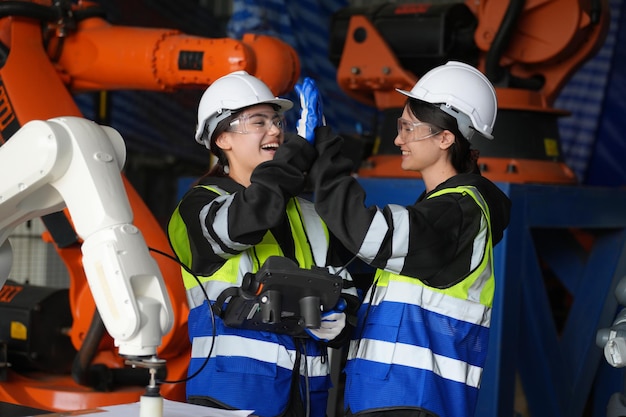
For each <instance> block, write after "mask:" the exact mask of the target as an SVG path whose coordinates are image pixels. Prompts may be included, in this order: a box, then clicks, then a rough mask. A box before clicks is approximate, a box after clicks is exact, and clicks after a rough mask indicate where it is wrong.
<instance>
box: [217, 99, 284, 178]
mask: <svg viewBox="0 0 626 417" xmlns="http://www.w3.org/2000/svg"><path fill="white" fill-rule="evenodd" d="M279 126H280V127H279ZM282 126H283V125H282V118H280V117H279V116H278V114H277V113H276V111H275V110H274V108H273V107H272V106H270V105H269V104H259V105H256V106H252V107H249V108H247V109H245V110H244V111H243V112H241V114H240V115H239V117H238V118H237V119H235V120H234V121H233V122H231V127H230V128H229V129H228V130H227V131H226V132H223V133H222V134H220V136H219V137H218V138H217V139H216V144H217V146H219V147H220V148H221V149H222V150H223V151H224V153H225V155H226V158H228V166H229V170H230V172H229V176H230V177H231V178H233V179H234V180H235V181H237V182H238V183H240V184H242V185H244V186H246V187H247V186H248V185H250V176H251V175H252V171H253V170H254V169H255V168H256V167H257V166H258V165H259V164H261V163H262V162H265V161H270V160H272V159H273V158H274V154H275V153H276V150H277V149H278V147H279V146H280V145H281V144H282V143H283V140H284V132H283V129H282Z"/></svg>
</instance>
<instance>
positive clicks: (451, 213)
mask: <svg viewBox="0 0 626 417" xmlns="http://www.w3.org/2000/svg"><path fill="white" fill-rule="evenodd" d="M399 92H400V93H401V94H404V95H406V96H408V99H407V101H406V105H405V107H404V109H403V112H402V116H401V117H400V118H399V119H398V134H397V136H396V138H395V144H396V145H397V146H398V147H399V148H400V150H401V152H402V168H403V169H405V170H410V171H419V172H420V173H421V175H422V178H423V181H424V185H425V188H426V190H425V192H424V193H422V195H420V196H418V198H417V200H416V202H415V203H414V204H412V205H409V206H406V207H402V206H399V205H393V204H389V205H387V206H385V207H382V208H381V207H376V206H373V207H366V206H365V205H364V201H365V193H364V190H363V189H362V188H361V186H360V185H359V183H358V182H357V181H356V180H355V179H354V178H353V177H351V175H350V173H351V169H352V166H353V164H352V162H351V161H350V160H349V159H346V158H344V157H342V156H341V143H342V141H341V139H340V138H338V137H336V136H334V135H332V134H330V133H329V132H328V128H326V127H318V128H317V129H316V139H315V146H316V148H317V150H318V152H319V157H318V159H317V161H316V162H315V164H314V165H313V167H312V169H311V172H310V175H311V177H312V178H313V179H314V183H315V207H316V210H317V212H318V213H319V214H320V216H321V217H322V218H323V219H324V220H325V221H326V224H327V225H328V227H329V229H330V230H331V231H332V232H333V233H334V234H335V235H336V236H337V237H338V238H339V240H341V241H342V243H343V244H344V245H345V247H346V248H347V249H348V250H350V251H352V252H353V253H354V254H356V255H357V256H358V257H359V258H360V259H362V260H364V261H365V262H367V263H368V264H370V265H371V266H373V267H375V268H376V273H375V276H374V280H373V283H372V285H371V287H370V288H369V291H368V293H367V294H366V296H365V297H364V302H363V304H362V305H361V307H360V309H359V313H358V317H359V320H358V323H357V326H356V329H355V331H354V334H353V338H352V341H351V345H350V351H349V353H348V361H347V365H346V368H345V372H346V388H345V396H344V403H345V408H346V413H347V415H359V416H367V417H371V416H391V415H393V416H394V417H431V416H433V417H434V416H436V417H471V416H473V415H474V410H475V406H476V401H477V397H478V390H479V386H480V380H481V373H482V370H483V366H484V364H485V357H486V354H487V344H488V336H489V325H490V316H491V309H492V302H493V294H494V285H495V279H494V276H493V260H492V248H493V245H495V244H496V243H497V242H499V241H500V240H501V239H502V237H503V232H504V230H505V228H506V227H507V225H508V221H509V210H510V200H509V199H508V197H507V196H506V195H505V194H504V193H503V192H502V191H500V189H499V188H498V187H496V186H495V185H494V184H493V183H492V182H490V181H489V180H488V179H486V178H484V177H483V176H481V174H480V171H479V169H478V166H477V163H476V159H477V155H476V152H475V151H473V150H471V148H470V141H469V140H470V139H471V137H472V135H474V134H480V135H483V136H485V137H487V138H492V135H491V132H492V129H493V125H494V123H495V119H496V111H497V102H496V95H495V90H494V88H493V86H492V85H491V83H490V82H489V81H488V80H487V78H486V77H484V76H483V74H481V73H480V72H479V71H478V70H476V69H475V68H473V67H471V66H469V65H466V64H462V63H458V62H449V63H448V64H446V65H442V66H440V67H437V68H435V69H433V70H431V71H429V72H428V73H426V74H425V75H424V76H423V77H422V78H421V79H420V80H419V81H418V82H417V84H416V85H415V86H414V88H413V89H412V90H411V91H400V90H399Z"/></svg>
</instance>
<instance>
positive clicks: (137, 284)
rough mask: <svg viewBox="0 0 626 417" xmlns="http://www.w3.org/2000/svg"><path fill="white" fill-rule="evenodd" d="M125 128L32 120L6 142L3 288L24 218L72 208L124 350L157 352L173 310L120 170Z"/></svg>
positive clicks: (1, 165) (0, 253)
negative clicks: (12, 240) (13, 240)
mask: <svg viewBox="0 0 626 417" xmlns="http://www.w3.org/2000/svg"><path fill="white" fill-rule="evenodd" d="M125 159H126V148H125V144H124V140H123V139H122V137H121V136H120V134H119V133H118V132H117V131H116V130H115V129H113V128H111V127H108V126H100V125H98V124H96V123H94V122H91V121H89V120H86V119H83V118H79V117H60V118H54V119H50V120H48V121H38V120H35V121H31V122H28V123H27V124H25V125H24V126H23V127H22V128H21V129H20V130H19V131H18V132H17V133H15V135H13V136H12V137H11V139H10V140H8V141H7V142H6V143H5V144H4V145H3V146H1V147H0V178H3V179H4V180H3V181H1V182H0V274H2V275H0V287H1V286H2V285H4V283H5V281H6V279H7V275H8V272H9V270H10V267H11V259H12V256H11V248H10V245H9V241H8V240H7V239H8V237H9V235H10V233H11V232H12V230H13V229H14V228H15V227H16V226H18V225H19V224H21V223H23V222H25V221H27V220H30V219H33V218H36V217H40V216H43V215H46V214H50V213H53V212H57V211H60V210H63V209H64V208H65V207H67V209H68V211H69V213H70V216H71V220H72V222H73V224H74V228H75V230H76V233H77V235H78V236H79V237H80V238H81V239H82V240H83V244H82V248H81V250H82V254H83V268H84V270H85V274H86V277H87V281H88V283H89V287H90V290H91V293H92V294H93V297H94V301H95V304H96V307H97V308H98V312H99V313H100V315H101V317H102V320H103V322H104V325H105V327H106V329H107V331H108V332H109V334H110V335H111V336H112V337H113V339H114V341H115V344H116V346H118V347H119V353H120V355H123V356H126V357H129V358H144V357H154V356H155V355H156V350H157V347H158V346H159V345H160V344H161V337H162V336H163V335H164V334H166V333H167V332H169V331H170V329H171V327H172V324H173V313H172V306H171V303H170V299H169V296H168V293H167V289H166V288H165V284H164V281H163V277H162V275H161V272H160V270H159V268H158V265H157V263H156V262H155V260H154V259H153V258H152V257H151V256H150V253H149V250H148V246H147V244H146V242H145V240H144V238H143V235H142V234H141V232H140V231H139V229H137V228H136V227H135V226H134V225H133V224H132V221H133V213H132V209H131V207H130V203H129V201H128V197H127V194H126V191H125V188H124V184H123V181H122V177H121V175H120V170H121V169H122V167H123V165H124V162H125Z"/></svg>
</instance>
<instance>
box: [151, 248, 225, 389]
mask: <svg viewBox="0 0 626 417" xmlns="http://www.w3.org/2000/svg"><path fill="white" fill-rule="evenodd" d="M148 249H149V250H150V251H152V252H155V253H158V254H159V255H162V256H165V257H166V258H168V259H171V260H173V261H174V262H176V263H177V264H178V265H180V266H181V268H183V269H184V270H185V271H186V272H188V273H189V274H191V275H192V276H193V277H194V278H195V280H196V282H197V283H198V285H199V286H200V288H201V289H202V294H204V298H205V300H206V302H207V307H208V310H209V314H210V316H211V327H212V329H211V348H210V349H209V353H208V354H207V356H206V358H205V359H204V362H203V363H202V366H200V368H198V369H196V371H195V372H194V373H193V374H191V375H188V376H187V377H185V378H182V379H177V380H172V381H169V380H163V381H157V384H180V383H182V382H187V381H189V380H191V379H193V378H195V377H196V376H198V375H199V374H200V372H202V371H203V370H204V368H205V367H206V365H207V363H209V359H210V358H211V354H212V353H213V348H214V347H215V338H216V336H217V334H216V331H215V315H214V314H213V309H212V308H211V300H210V299H209V295H208V294H207V292H206V289H205V288H204V285H202V282H200V278H198V276H197V275H196V274H194V273H193V271H192V270H191V269H190V268H189V267H188V266H187V265H185V264H183V263H182V262H180V260H179V259H178V258H176V257H174V256H172V255H170V254H169V253H165V252H163V251H160V250H158V249H154V248H150V247H149V248H148Z"/></svg>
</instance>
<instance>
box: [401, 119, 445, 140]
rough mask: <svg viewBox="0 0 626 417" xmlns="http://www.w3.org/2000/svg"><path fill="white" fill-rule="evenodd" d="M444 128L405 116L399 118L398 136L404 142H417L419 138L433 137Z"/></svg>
mask: <svg viewBox="0 0 626 417" xmlns="http://www.w3.org/2000/svg"><path fill="white" fill-rule="evenodd" d="M441 132H442V130H441V129H438V128H437V127H435V126H433V125H431V124H430V123H425V122H412V121H411V120H406V119H403V118H399V119H398V136H400V139H402V141H403V142H416V141H418V140H423V139H428V138H432V137H433V136H436V135H438V134H439V133H441Z"/></svg>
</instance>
